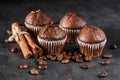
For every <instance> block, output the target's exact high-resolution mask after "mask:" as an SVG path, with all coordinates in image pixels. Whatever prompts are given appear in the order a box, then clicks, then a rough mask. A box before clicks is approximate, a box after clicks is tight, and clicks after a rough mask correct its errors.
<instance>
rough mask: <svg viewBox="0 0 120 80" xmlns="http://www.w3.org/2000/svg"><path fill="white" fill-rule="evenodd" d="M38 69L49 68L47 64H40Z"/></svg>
mask: <svg viewBox="0 0 120 80" xmlns="http://www.w3.org/2000/svg"><path fill="white" fill-rule="evenodd" d="M38 68H39V69H47V66H46V65H45V64H40V65H39V67H38Z"/></svg>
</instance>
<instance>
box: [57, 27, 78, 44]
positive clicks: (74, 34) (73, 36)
mask: <svg viewBox="0 0 120 80" xmlns="http://www.w3.org/2000/svg"><path fill="white" fill-rule="evenodd" d="M59 27H60V28H61V29H62V30H64V31H65V32H66V33H67V35H68V38H67V43H70V44H71V43H76V37H77V36H78V33H79V32H80V30H69V29H65V28H63V27H62V26H61V25H59Z"/></svg>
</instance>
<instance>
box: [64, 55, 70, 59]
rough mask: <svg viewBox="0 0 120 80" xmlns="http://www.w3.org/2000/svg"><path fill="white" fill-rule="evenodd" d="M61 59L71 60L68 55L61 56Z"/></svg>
mask: <svg viewBox="0 0 120 80" xmlns="http://www.w3.org/2000/svg"><path fill="white" fill-rule="evenodd" d="M63 58H64V59H71V56H70V55H67V54H65V55H63Z"/></svg>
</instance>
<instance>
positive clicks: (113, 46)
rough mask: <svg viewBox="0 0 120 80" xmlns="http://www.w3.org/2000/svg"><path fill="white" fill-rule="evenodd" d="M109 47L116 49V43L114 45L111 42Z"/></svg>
mask: <svg viewBox="0 0 120 80" xmlns="http://www.w3.org/2000/svg"><path fill="white" fill-rule="evenodd" d="M109 48H110V49H117V45H116V44H112V45H110V47H109Z"/></svg>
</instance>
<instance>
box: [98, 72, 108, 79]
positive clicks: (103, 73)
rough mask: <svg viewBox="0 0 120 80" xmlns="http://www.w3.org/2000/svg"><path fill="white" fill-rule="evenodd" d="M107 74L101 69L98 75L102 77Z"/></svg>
mask: <svg viewBox="0 0 120 80" xmlns="http://www.w3.org/2000/svg"><path fill="white" fill-rule="evenodd" d="M107 75H108V73H107V72H106V71H102V72H100V74H99V77H101V78H103V77H106V76H107Z"/></svg>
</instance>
